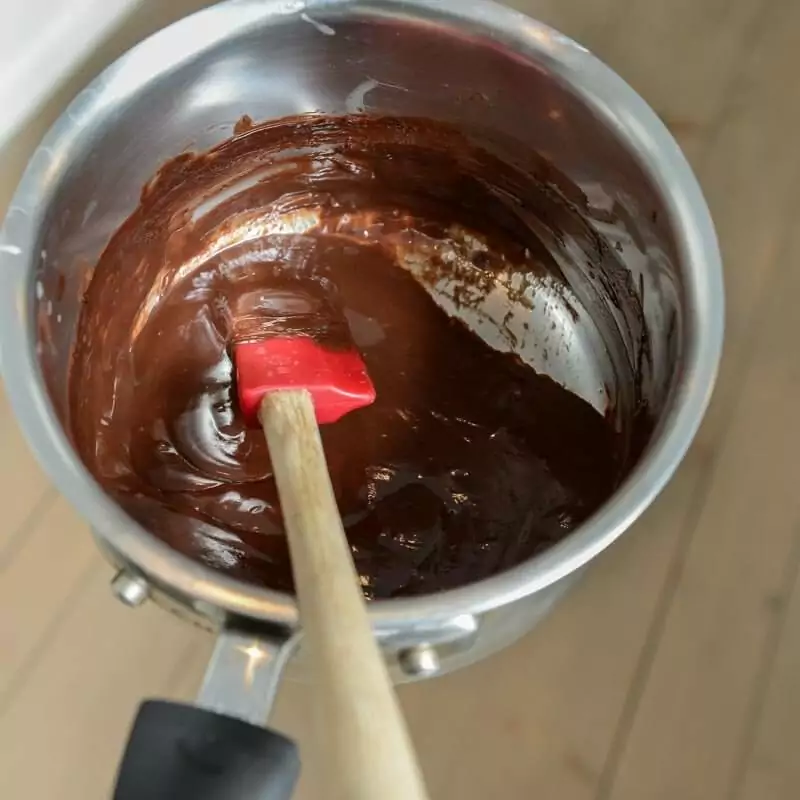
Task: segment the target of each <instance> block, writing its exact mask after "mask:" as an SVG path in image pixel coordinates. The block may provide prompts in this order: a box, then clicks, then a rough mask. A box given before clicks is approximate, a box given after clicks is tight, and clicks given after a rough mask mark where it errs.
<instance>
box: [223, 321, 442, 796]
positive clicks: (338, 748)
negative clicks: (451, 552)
mask: <svg viewBox="0 0 800 800" xmlns="http://www.w3.org/2000/svg"><path fill="white" fill-rule="evenodd" d="M274 327H275V326H272V325H267V326H266V327H265V330H266V331H269V330H270V329H272V328H274ZM278 327H279V328H280V329H281V333H280V334H277V335H273V336H271V335H265V336H264V337H263V338H262V339H260V340H258V341H252V340H251V341H247V342H245V343H240V344H237V345H235V346H234V360H235V365H236V374H237V380H238V393H239V402H240V403H241V406H242V409H243V411H244V412H245V414H247V415H249V416H250V417H251V418H257V419H258V421H259V422H260V423H261V426H262V427H263V429H264V433H265V435H266V437H267V444H268V446H269V452H270V458H271V459H272V465H273V470H274V473H275V480H276V483H277V487H278V493H279V495H280V501H281V509H282V512H283V519H284V526H285V528H286V535H287V537H288V540H289V549H290V553H291V557H292V569H293V572H294V578H295V587H296V591H297V599H298V605H299V609H300V620H301V623H302V626H303V632H304V636H305V639H304V644H305V647H306V649H307V652H308V655H309V656H310V661H311V662H312V665H313V669H314V673H315V674H314V678H315V680H314V687H313V690H314V691H315V692H316V702H315V709H316V710H317V711H318V713H319V717H320V722H321V723H322V724H321V726H320V729H319V734H320V736H321V737H322V738H321V743H320V751H321V753H322V754H324V758H325V768H326V776H325V778H326V784H325V785H326V796H327V797H335V798H339V800H423V799H424V798H427V793H426V791H425V787H424V784H423V781H422V778H421V775H420V771H419V767H418V765H417V760H416V756H415V753H414V750H413V747H412V744H411V741H410V739H409V736H408V732H407V730H406V725H405V721H404V719H403V716H402V713H401V711H400V708H399V706H398V703H397V698H396V696H395V694H394V690H393V687H392V682H391V679H390V677H389V674H388V672H387V669H386V665H385V663H384V661H383V657H382V655H381V653H380V650H379V648H378V645H377V642H376V641H375V638H374V635H373V633H372V628H371V625H370V622H369V618H368V616H367V609H366V604H365V601H364V596H363V593H362V591H361V585H360V583H359V579H358V574H357V572H356V568H355V564H354V563H353V558H352V555H351V552H350V547H349V546H348V543H347V539H346V537H345V532H344V527H343V525H342V521H341V517H340V516H339V510H338V508H337V507H336V499H335V497H334V493H333V487H332V485H331V480H330V476H329V474H328V468H327V464H326V462H325V453H324V451H323V449H322V440H321V439H320V435H319V428H318V427H317V424H318V423H326V422H334V421H335V420H337V419H339V418H340V417H341V416H342V415H344V414H346V413H348V412H350V411H354V410H355V409H358V408H360V407H363V406H366V405H369V404H370V403H372V402H373V401H374V400H375V389H374V387H373V386H372V382H371V381H370V379H369V376H368V374H367V371H366V368H365V366H364V363H363V361H362V359H361V356H360V355H359V353H358V352H357V351H356V349H355V347H354V346H353V345H352V342H351V343H350V345H349V346H347V345H345V346H342V343H341V342H339V343H338V344H337V347H336V349H330V348H326V347H325V346H323V345H322V344H320V342H318V341H316V340H315V339H313V338H309V337H308V336H303V335H298V336H291V335H287V331H288V330H291V320H290V321H289V324H287V323H286V318H285V317H284V318H281V324H280V325H279V326H278ZM301 327H302V326H301Z"/></svg>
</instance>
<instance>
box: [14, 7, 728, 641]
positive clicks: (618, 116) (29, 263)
mask: <svg viewBox="0 0 800 800" xmlns="http://www.w3.org/2000/svg"><path fill="white" fill-rule="evenodd" d="M351 11H352V12H359V13H368V14H373V15H375V14H379V15H390V16H393V17H406V18H411V19H423V20H427V21H433V22H440V23H446V24H447V25H448V26H449V27H451V28H452V29H454V30H461V31H462V32H464V33H465V34H475V33H479V34H482V35H485V36H489V37H491V38H492V39H493V40H494V41H496V42H498V43H499V44H501V45H503V46H504V47H507V48H508V49H509V51H510V52H515V53H518V54H520V55H522V56H525V57H529V58H532V59H533V60H537V61H539V62H542V63H544V64H545V65H546V67H547V68H548V70H550V71H551V72H552V73H553V74H554V75H555V76H557V77H558V78H559V79H560V80H562V81H564V82H565V83H567V84H568V85H569V86H570V88H571V89H572V90H573V91H574V92H575V93H576V94H577V95H578V96H580V97H581V99H582V100H583V101H584V102H585V103H587V105H589V106H590V107H591V108H592V109H593V111H594V113H595V114H596V115H597V116H598V117H599V118H600V119H601V120H602V121H603V122H604V124H605V125H607V126H609V127H610V128H611V129H612V130H613V131H614V132H615V133H616V134H617V136H618V137H619V138H620V139H621V140H623V141H625V142H626V144H627V146H628V147H630V148H631V149H632V150H633V151H634V153H635V154H636V155H637V156H638V158H639V161H640V163H641V165H642V167H643V169H645V171H646V172H648V173H649V177H650V178H651V180H652V181H653V183H654V185H655V186H656V187H657V189H658V190H659V192H660V193H661V196H662V199H663V202H664V203H665V206H666V207H667V209H668V214H669V217H670V220H671V223H672V226H673V228H674V230H675V231H676V234H675V235H676V239H677V250H678V255H679V257H680V258H681V259H682V261H683V262H684V263H687V264H693V265H695V268H694V269H692V270H691V271H690V272H688V273H687V275H686V277H685V280H684V292H685V294H686V296H687V298H688V300H689V302H688V303H687V308H688V311H687V319H686V331H687V342H686V345H685V348H684V349H685V352H684V353H683V357H684V359H685V363H684V364H683V365H682V369H681V375H680V377H679V380H678V382H677V385H676V386H675V387H673V390H672V394H671V398H670V407H669V410H668V411H667V412H665V416H664V419H663V420H661V422H660V423H659V426H658V428H657V430H656V431H655V432H654V440H653V443H652V444H651V445H650V446H649V447H648V448H647V450H646V452H645V453H644V455H643V456H642V458H641V459H640V461H639V463H638V464H637V465H636V467H635V468H634V469H633V470H632V472H631V474H630V475H629V476H628V477H627V479H626V480H625V481H624V483H623V484H622V485H621V486H620V487H619V488H618V490H617V491H616V492H615V494H614V495H613V496H612V497H611V498H610V499H609V500H608V501H607V502H606V503H605V504H604V505H603V506H602V507H601V508H600V509H599V510H598V511H597V512H596V513H595V514H594V515H593V516H592V517H590V518H589V519H588V520H586V521H585V522H584V523H583V524H582V525H581V526H579V527H578V528H577V529H576V530H575V531H574V532H572V533H571V534H570V535H569V536H567V537H566V538H565V539H563V540H562V541H561V542H559V543H558V544H556V545H554V546H552V547H551V548H550V549H548V550H546V551H544V552H543V553H540V554H538V555H537V556H535V557H533V558H531V559H529V560H527V561H525V562H523V563H521V564H519V565H517V566H515V567H513V568H511V569H508V570H506V571H504V572H502V573H499V574H497V575H494V576H492V577H489V578H485V579H483V580H481V581H478V582H476V583H473V584H470V585H468V586H464V587H461V588H457V589H451V590H447V591H443V592H440V593H437V594H432V595H422V596H419V597H411V598H403V599H393V600H379V601H375V602H372V603H370V604H369V612H370V616H371V619H372V622H373V624H374V625H376V626H377V627H379V628H382V629H387V630H391V629H393V628H396V627H399V626H403V625H407V624H409V623H415V622H416V623H419V622H430V621H433V620H444V619H451V618H453V617H456V616H459V615H464V614H479V613H483V612H485V611H488V610H491V609H493V608H497V607H499V606H503V605H507V604H509V603H512V602H514V601H516V600H519V599H521V598H523V597H525V596H528V595H531V594H533V593H535V592H538V591H540V590H541V589H543V588H545V587H547V586H549V585H550V584H552V583H554V582H556V581H558V580H560V579H561V578H563V577H565V576H566V575H568V574H570V573H572V572H574V571H576V570H578V569H580V568H581V567H582V566H583V565H585V564H586V563H587V562H588V561H590V560H591V559H592V558H594V557H595V556H596V555H598V554H599V553H600V552H601V551H602V550H604V549H605V548H606V547H608V546H609V545H610V544H611V543H612V542H613V541H614V540H616V539H617V538H618V537H619V536H620V535H621V534H622V533H623V532H624V531H625V530H626V529H627V528H628V527H629V526H630V525H631V524H632V523H633V522H634V521H635V520H636V519H637V518H638V517H639V516H640V515H641V514H642V513H643V512H644V510H645V509H646V508H647V507H648V506H649V505H650V503H651V502H652V501H653V500H654V499H655V497H656V496H657V494H658V493H659V492H660V491H661V489H662V488H663V487H664V485H665V484H666V483H667V481H668V480H669V479H670V478H671V476H672V474H673V473H674V472H675V470H676V469H677V467H678V465H679V464H680V462H681V460H682V459H683V457H684V455H685V453H686V451H687V450H688V448H689V445H690V444H691V442H692V439H693V438H694V435H695V433H696V432H697V429H698V427H699V425H700V422H701V420H702V417H703V414H704V412H705V410H706V408H707V405H708V402H709V400H710V396H711V391H712V388H713V385H714V382H715V379H716V373H717V369H718V364H719V360H720V356H721V351H722V338H723V326H724V295H723V281H722V264H721V258H720V252H719V246H718V242H717V238H716V234H715V232H714V227H713V223H712V220H711V216H710V213H709V210H708V207H707V205H706V202H705V200H704V198H703V195H702V192H701V190H700V187H699V185H698V183H697V180H696V178H695V177H694V174H693V173H692V171H691V168H690V167H689V165H688V163H687V161H686V159H685V158H684V156H683V154H682V152H681V150H680V148H679V147H678V145H677V143H676V142H675V140H674V139H673V138H672V136H671V134H670V133H669V132H668V130H667V128H666V127H665V126H664V124H663V123H662V122H661V120H660V119H659V118H658V117H657V115H656V114H655V113H654V112H653V111H652V110H651V109H650V107H649V106H648V105H647V104H646V103H645V102H644V100H643V99H642V98H641V97H639V95H638V94H637V93H636V92H635V91H634V90H633V89H632V88H631V87H630V86H628V84H627V83H625V82H624V81H623V80H622V79H621V78H620V77H619V76H618V75H617V74H616V73H614V72H613V71H612V70H611V69H610V68H609V67H607V66H606V65H605V64H603V63H602V62H601V61H600V60H599V59H597V58H596V57H595V56H593V55H592V54H591V53H590V52H589V51H588V50H587V49H586V48H584V47H582V46H581V45H579V44H577V43H576V42H574V41H572V40H571V39H569V38H568V37H566V36H564V35H562V34H560V33H558V32H557V31H555V30H553V29H552V28H550V27H548V26H547V25H544V24H542V23H540V22H537V21H534V20H532V19H530V18H529V17H527V16H525V15H523V14H521V13H520V12H517V11H514V10H512V9H510V8H506V7H504V6H500V5H497V4H495V3H493V2H490V1H489V0H305V2H303V0H228V2H224V3H221V4H219V5H216V6H212V7H210V8H207V9H204V10H201V11H198V12H196V13H195V14H192V15H191V16H189V17H186V18H184V19H182V20H179V21H178V22H176V23H174V24H172V25H170V26H169V27H167V28H164V29H163V30H161V31H159V32H157V33H155V34H153V35H152V36H150V37H149V38H148V39H145V40H144V41H143V42H141V43H140V44H138V45H137V46H135V47H134V48H133V49H131V50H129V51H128V52H127V53H125V54H124V55H123V56H121V57H120V58H119V59H118V60H117V61H115V62H114V63H113V64H112V65H111V66H109V67H108V68H106V69H105V70H104V71H103V72H102V73H101V74H100V75H99V76H98V77H97V78H95V79H94V80H93V81H92V83H90V84H89V86H88V87H87V88H85V89H84V90H83V91H82V92H81V93H80V94H79V95H78V96H77V97H76V98H75V99H74V100H73V101H72V102H71V103H70V105H69V106H68V107H67V108H66V110H65V111H64V112H63V113H62V114H61V116H60V117H59V118H58V119H57V120H56V122H55V123H54V124H53V126H52V127H51V129H50V130H49V132H48V133H47V134H46V135H45V137H44V139H43V140H42V142H41V144H40V145H39V147H38V148H37V150H36V151H35V152H34V154H33V156H32V157H31V159H30V162H29V164H28V167H27V169H26V171H25V174H24V176H23V178H22V181H21V182H20V184H19V186H18V188H17V190H16V193H15V195H14V198H13V199H12V201H11V203H10V205H9V210H8V213H7V216H6V219H5V222H4V225H3V230H2V232H0V367H1V368H2V374H3V376H4V379H5V383H6V391H7V393H8V395H9V398H10V401H11V405H12V407H13V409H14V412H15V414H16V416H17V419H18V420H19V422H20V425H21V427H22V430H23V432H24V434H25V436H26V438H27V440H28V442H29V444H30V446H31V447H32V449H33V451H34V453H35V454H36V456H37V457H38V460H39V461H40V463H41V464H42V466H43V468H44V469H45V471H46V472H47V474H48V475H49V477H50V478H51V479H52V480H53V481H54V483H55V484H56V486H57V487H58V489H59V490H60V491H61V492H62V493H63V494H64V495H66V497H67V498H68V499H69V500H70V501H71V502H72V503H73V505H74V506H75V507H76V508H77V510H78V511H79V512H80V513H81V514H82V515H83V516H84V517H85V518H86V519H87V520H88V521H89V522H90V523H91V525H92V527H93V528H94V529H95V530H96V532H97V533H98V534H99V535H100V536H101V537H102V538H103V539H104V540H106V541H107V542H108V544H109V545H110V546H111V548H112V549H113V550H114V551H116V552H117V553H119V554H120V555H121V556H122V557H123V558H124V559H126V560H127V561H128V562H130V563H131V564H133V565H134V566H136V567H137V568H138V569H139V570H141V572H142V573H143V574H144V575H145V576H146V577H148V578H150V579H152V580H153V581H154V583H156V584H157V585H159V586H162V587H165V588H167V590H168V591H171V592H175V593H177V594H179V595H182V596H186V597H189V598H191V599H192V601H193V602H194V604H195V606H196V607H204V606H206V604H207V605H208V606H210V607H212V608H214V609H222V610H223V611H225V612H227V613H231V614H235V615H240V616H244V617H249V618H253V619H258V620H264V621H270V622H275V623H278V624H282V625H289V626H292V625H294V624H295V623H296V620H297V607H296V603H295V600H294V598H293V597H291V596H289V595H285V594H282V593H279V592H275V591H272V590H269V589H266V588H262V587H258V586H255V585H250V584H247V583H244V582H242V581H239V580H237V579H234V578H231V577H229V576H226V575H225V574H223V573H220V572H217V571H216V570H214V569H213V568H211V567H208V566H205V565H203V564H201V563H199V562H195V561H193V560H191V559H190V558H189V557H188V556H184V555H182V554H180V553H178V552H177V551H174V550H172V549H171V548H170V547H169V546H168V545H166V544H165V543H164V542H163V541H161V540H160V539H158V538H157V537H156V536H155V535H154V534H152V533H150V532H149V531H147V530H146V529H145V528H144V527H142V526H141V525H139V524H138V523H137V522H135V521H134V520H133V519H131V518H130V517H129V516H128V515H127V514H126V513H125V512H124V511H122V509H121V508H120V507H119V506H117V505H116V503H115V502H114V501H113V500H112V499H111V498H110V497H108V496H107V495H106V494H105V493H104V492H103V491H102V490H101V489H100V487H99V485H98V484H97V483H96V482H95V481H94V479H93V478H92V477H91V475H90V474H89V473H88V471H87V470H86V469H85V468H84V466H83V464H82V462H81V461H80V459H79V458H78V456H77V454H76V453H75V452H74V451H73V449H72V446H71V444H70V441H69V438H68V436H67V434H66V432H65V431H64V430H63V428H62V427H61V424H60V422H59V420H58V418H57V416H56V413H55V410H54V408H53V405H52V403H51V402H50V399H49V397H48V395H47V392H46V389H45V386H44V381H43V378H42V375H41V372H40V369H39V364H38V360H37V354H36V330H35V324H34V323H35V320H34V318H33V317H34V315H33V275H34V273H35V270H36V267H37V264H38V257H39V253H38V246H39V245H38V239H39V233H40V230H41V226H42V224H43V222H44V218H45V212H46V209H47V208H48V205H49V202H50V200H51V199H52V195H53V192H54V190H55V188H56V185H57V183H58V180H59V179H60V178H61V176H62V175H63V173H64V171H65V170H66V169H67V168H68V164H65V163H64V160H63V157H62V158H60V157H59V156H60V154H61V153H63V151H64V150H65V148H66V149H68V148H71V147H74V146H76V144H77V143H78V142H79V141H80V140H81V138H82V137H84V136H85V135H86V134H87V133H88V132H90V131H91V128H92V125H93V123H94V122H95V120H96V119H97V118H100V117H102V115H103V114H104V113H105V112H106V111H107V108H108V105H109V104H116V103H119V102H120V101H121V99H122V100H124V97H125V96H127V95H129V94H132V93H133V92H135V91H137V90H138V89H139V88H141V86H142V85H144V84H145V83H147V82H149V81H150V80H153V79H155V78H157V76H158V75H159V74H161V73H163V72H164V71H166V70H168V69H171V68H173V67H175V66H177V65H179V64H180V63H182V62H183V61H185V60H187V59H189V58H192V57H195V56H197V55H198V54H199V53H201V52H203V51H204V50H206V49H208V48H211V47H213V46H215V45H218V44H220V43H222V42H223V41H225V40H226V39H229V38H232V37H235V36H237V35H239V34H241V33H243V32H244V31H246V30H247V28H248V27H249V26H250V25H252V24H254V23H258V22H263V21H265V20H269V19H271V18H276V19H279V18H286V17H289V16H300V15H301V14H306V15H309V14H314V13H315V12H319V13H320V14H322V15H323V18H324V19H325V20H326V21H328V22H333V24H335V17H336V16H337V15H343V14H347V13H349V12H351Z"/></svg>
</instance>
